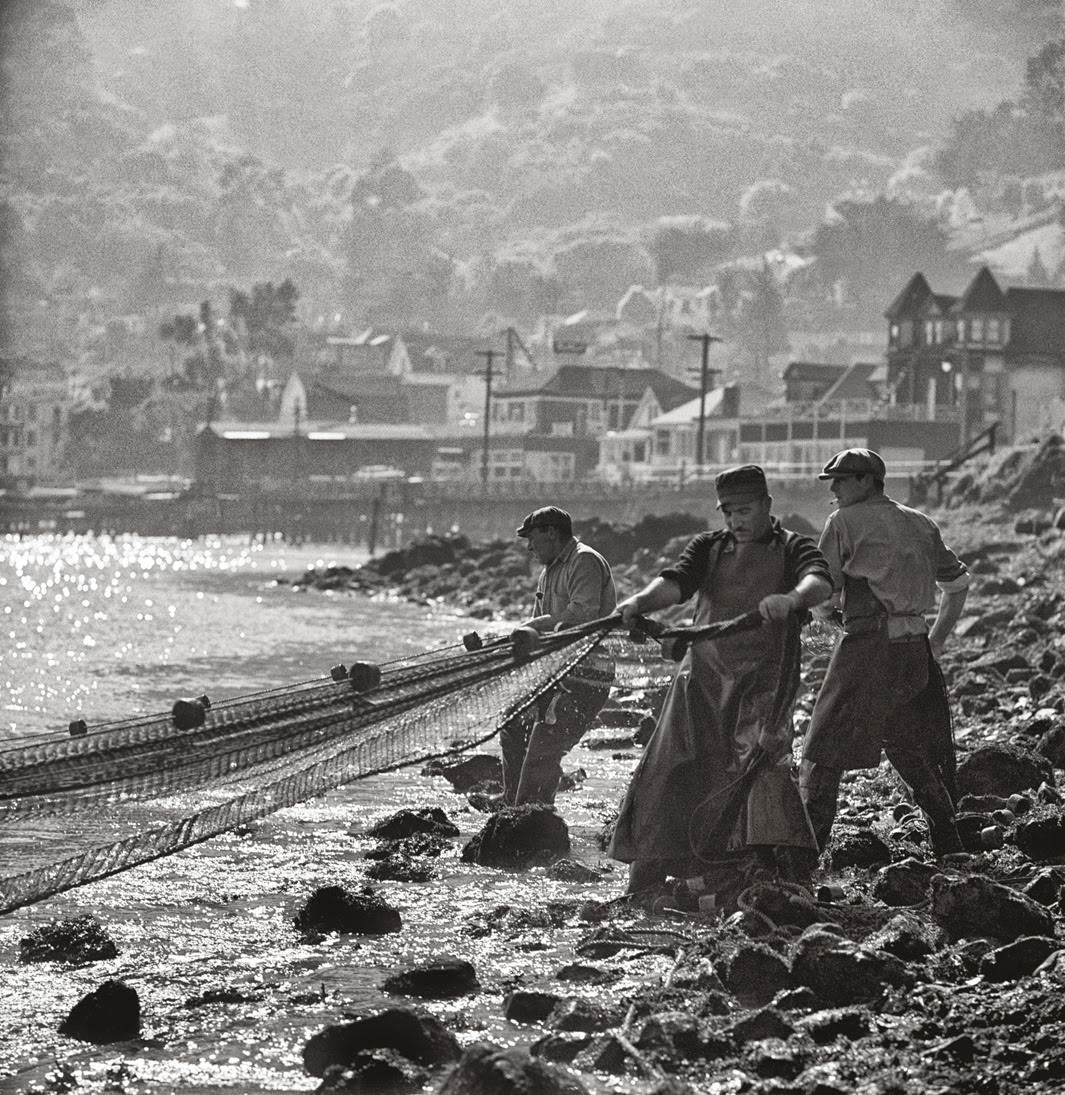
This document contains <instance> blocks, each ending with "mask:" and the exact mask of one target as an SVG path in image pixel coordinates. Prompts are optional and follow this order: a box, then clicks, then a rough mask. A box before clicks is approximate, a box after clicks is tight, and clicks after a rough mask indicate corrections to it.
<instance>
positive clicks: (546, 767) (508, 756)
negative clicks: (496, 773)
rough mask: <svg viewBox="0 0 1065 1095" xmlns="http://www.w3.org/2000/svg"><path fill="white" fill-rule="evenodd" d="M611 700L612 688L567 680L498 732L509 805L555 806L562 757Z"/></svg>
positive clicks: (606, 684) (507, 722) (504, 792)
mask: <svg viewBox="0 0 1065 1095" xmlns="http://www.w3.org/2000/svg"><path fill="white" fill-rule="evenodd" d="M611 675H612V674H611ZM609 695H610V685H609V683H602V684H591V683H586V682H584V681H573V680H570V679H566V678H564V679H563V680H562V681H561V682H560V683H559V684H557V685H555V686H554V687H553V688H551V689H549V690H548V691H547V692H546V693H545V694H544V695H542V696H540V697H539V698H538V699H537V700H536V702H535V703H534V704H533V705H532V706H531V707H530V708H528V709H527V710H525V711H522V712H520V713H519V714H517V715H515V716H514V717H513V718H510V719H508V720H507V721H506V722H505V723H504V724H503V725H502V726H501V727H500V730H499V744H500V749H501V751H502V758H503V801H504V802H505V803H506V805H508V806H521V805H523V804H525V803H531V802H541V803H544V804H546V805H548V806H550V805H553V804H554V801H555V794H556V793H557V791H558V785H559V781H560V780H561V779H562V758H563V757H564V756H565V755H566V754H567V753H568V752H569V751H570V750H571V749H572V748H573V747H574V746H575V745H576V744H577V742H579V741H580V740H581V738H582V737H583V736H584V734H585V731H587V729H588V728H589V727H590V726H591V724H592V723H593V722H594V721H595V718H596V716H597V715H598V714H599V712H600V711H601V710H602V709H603V704H605V703H606V700H607V697H608V696H609Z"/></svg>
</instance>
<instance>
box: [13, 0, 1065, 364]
mask: <svg viewBox="0 0 1065 1095" xmlns="http://www.w3.org/2000/svg"><path fill="white" fill-rule="evenodd" d="M1062 10H1063V9H1062V4H1061V2H1060V0H924V2H918V0H892V3H890V4H884V3H883V2H876V0H847V2H832V3H827V2H826V3H819V4H810V3H806V2H801V0H745V2H744V3H742V4H726V3H723V2H721V0H709V2H701V3H692V2H691V0H586V3H584V4H582V5H573V4H570V3H563V2H561V0H536V2H534V3H529V0H449V2H445V0H397V2H394V3H387V2H386V3H380V2H375V3H370V2H363V0H235V2H233V0H151V2H150V3H145V2H144V0H78V2H77V3H73V2H70V0H15V2H14V3H8V4H6V5H5V6H4V8H3V19H4V25H3V27H2V28H0V29H2V30H3V41H4V43H5V45H4V47H3V49H4V75H5V87H4V98H3V141H4V148H3V151H4V162H5V165H6V166H5V183H4V195H3V203H2V206H0V229H2V235H0V248H2V259H3V266H4V275H5V279H4V286H5V295H6V302H5V305H6V312H7V316H8V320H9V330H8V332H7V334H8V341H9V343H10V342H14V343H15V344H20V343H21V340H22V339H23V338H24V337H25V334H26V327H27V323H26V321H25V317H26V309H27V307H28V305H27V302H28V301H37V302H38V306H39V303H40V301H42V300H44V301H51V302H53V303H55V302H63V303H69V302H71V301H81V300H84V299H85V297H86V295H87V294H91V292H92V291H94V290H95V292H96V298H95V299H98V300H99V299H101V298H102V299H104V300H105V301H107V302H108V306H109V307H111V308H112V309H113V310H114V311H116V312H121V311H143V310H146V309H151V308H156V307H157V308H173V307H177V306H179V305H181V304H182V303H184V302H187V301H189V300H195V299H196V298H197V295H199V294H203V293H205V292H211V291H214V289H216V288H217V287H219V286H224V285H226V284H241V285H246V284H250V283H251V282H253V281H256V280H264V279H269V280H273V281H280V280H281V279H282V278H285V277H290V278H292V279H293V280H295V282H296V283H297V285H299V286H300V289H301V293H302V296H303V300H304V302H305V303H306V304H307V305H308V306H309V307H312V308H315V309H319V310H323V311H331V310H333V309H335V310H337V311H339V312H341V313H343V314H344V315H349V316H351V317H352V319H353V321H354V320H355V319H358V320H360V321H361V320H362V319H365V318H367V317H369V318H371V319H373V318H383V319H386V320H387V319H391V320H393V321H394V322H403V321H406V320H411V319H422V320H425V321H429V322H432V323H435V324H442V325H448V326H452V327H462V326H463V325H468V324H469V323H471V322H472V321H473V320H474V319H475V318H476V317H477V316H478V315H480V314H482V313H483V312H485V311H486V310H491V311H495V312H497V313H499V314H501V315H504V316H506V317H508V318H515V319H522V318H527V317H529V316H532V315H535V314H536V313H537V311H538V310H543V309H544V308H547V307H566V306H569V305H571V304H574V303H578V304H583V303H591V304H593V305H598V304H602V303H604V302H605V301H608V300H610V299H612V298H615V299H616V293H617V291H618V289H619V287H624V286H626V285H628V284H633V283H637V284H645V285H648V286H652V285H655V284H657V283H660V282H661V281H662V278H663V276H664V275H663V269H662V261H661V254H660V253H656V251H655V246H654V239H655V233H656V231H660V230H661V228H662V224H663V218H698V219H699V223H700V224H701V226H702V227H701V228H700V231H703V232H704V233H709V232H711V231H712V229H713V227H714V226H715V225H717V226H719V228H720V231H721V232H722V233H726V232H727V233H731V235H729V237H728V243H727V245H725V244H722V247H721V248H720V249H719V250H720V254H718V255H717V257H718V258H721V259H732V258H735V257H736V256H737V253H742V252H744V251H746V252H750V253H758V251H759V250H760V249H763V248H764V247H765V246H770V245H781V244H784V243H786V242H787V241H788V240H794V239H796V238H799V237H801V236H802V235H803V234H804V233H806V234H809V233H811V232H813V231H814V230H815V229H816V228H817V226H818V225H820V224H822V223H823V221H824V219H825V217H826V209H827V208H828V206H829V205H830V203H833V202H837V203H838V202H839V201H840V200H842V199H846V198H873V197H875V196H877V195H880V194H887V195H889V196H901V197H905V198H907V199H908V200H914V201H919V202H921V201H923V202H929V201H931V199H932V198H933V197H934V196H935V195H936V194H937V193H938V192H940V191H942V190H943V189H944V184H943V180H942V179H941V178H938V177H937V176H936V174H935V171H934V167H933V158H934V157H933V153H934V150H935V149H936V148H937V147H938V146H940V145H941V144H942V143H943V141H944V140H945V139H946V138H947V136H948V135H949V133H950V129H951V124H952V120H953V119H954V118H956V117H957V116H958V115H959V114H960V113H962V112H963V111H967V110H991V109H993V108H994V107H995V105H996V104H998V103H1000V102H1002V101H1004V100H1008V99H1014V98H1016V97H1017V96H1018V94H1019V91H1020V88H1021V85H1022V82H1023V79H1024V74H1025V65H1026V62H1027V61H1028V59H1029V58H1030V57H1032V55H1033V54H1035V53H1036V52H1037V51H1039V50H1040V49H1041V48H1042V47H1044V46H1045V44H1046V43H1047V42H1049V41H1052V40H1053V39H1055V38H1060V37H1062V36H1063V34H1065V29H1063V15H1062ZM1063 167H1065V164H1063ZM666 223H667V224H668V222H666ZM682 223H687V222H682ZM689 227H690V225H689ZM710 251H711V252H712V251H713V248H711V249H710ZM708 253H709V252H708ZM695 265H696V266H698V265H699V264H695ZM704 266H705V264H704ZM696 272H697V273H698V274H700V275H701V276H705V273H706V271H705V269H703V268H700V269H699V270H697V271H696ZM52 310H53V311H54V309H52Z"/></svg>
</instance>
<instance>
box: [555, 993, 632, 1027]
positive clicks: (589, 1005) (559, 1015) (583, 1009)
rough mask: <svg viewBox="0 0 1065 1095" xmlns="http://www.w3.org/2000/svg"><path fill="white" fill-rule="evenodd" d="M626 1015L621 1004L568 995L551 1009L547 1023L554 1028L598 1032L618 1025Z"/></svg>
mask: <svg viewBox="0 0 1065 1095" xmlns="http://www.w3.org/2000/svg"><path fill="white" fill-rule="evenodd" d="M623 1018H624V1016H623V1015H622V1014H621V1009H620V1007H619V1006H617V1005H614V1004H609V1003H597V1002H596V1001H595V1000H588V999H585V998H584V997H578V996H567V997H566V998H565V999H562V1000H559V1002H558V1003H557V1004H556V1005H555V1006H554V1007H553V1008H552V1009H551V1014H550V1015H549V1016H548V1017H547V1025H548V1026H549V1027H550V1028H551V1029H552V1030H583V1031H586V1032H588V1033H597V1032H599V1031H603V1030H608V1029H609V1028H610V1027H612V1026H616V1025H618V1024H619V1023H620V1022H621V1021H622V1019H623Z"/></svg>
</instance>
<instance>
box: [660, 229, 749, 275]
mask: <svg viewBox="0 0 1065 1095" xmlns="http://www.w3.org/2000/svg"><path fill="white" fill-rule="evenodd" d="M735 253H736V240H735V233H734V232H733V230H732V228H731V227H730V226H729V225H727V224H725V223H723V222H722V221H713V220H709V219H708V218H706V217H696V216H688V217H659V218H658V220H657V221H655V224H654V229H653V234H652V237H651V256H652V258H653V259H654V265H655V277H656V280H657V282H658V284H659V285H703V284H705V283H706V282H707V281H708V280H709V279H710V277H711V273H712V270H713V268H714V267H715V266H717V265H719V264H720V263H722V262H727V261H728V260H729V259H731V258H733V257H734V256H735Z"/></svg>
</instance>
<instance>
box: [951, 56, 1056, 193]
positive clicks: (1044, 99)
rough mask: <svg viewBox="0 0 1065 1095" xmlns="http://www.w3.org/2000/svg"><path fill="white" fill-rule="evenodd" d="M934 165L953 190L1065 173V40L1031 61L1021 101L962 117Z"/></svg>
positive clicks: (1008, 101)
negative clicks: (1005, 178) (990, 178)
mask: <svg viewBox="0 0 1065 1095" xmlns="http://www.w3.org/2000/svg"><path fill="white" fill-rule="evenodd" d="M935 165H936V170H937V171H938V172H939V174H940V175H941V177H942V178H943V180H944V181H945V182H946V183H947V185H948V186H950V187H959V186H963V185H973V184H974V183H976V182H977V181H978V180H979V179H980V178H981V176H984V175H988V174H994V175H1021V176H1024V175H1039V174H1043V173H1044V172H1047V171H1060V170H1063V169H1065V38H1060V39H1057V40H1056V41H1053V42H1050V43H1048V44H1047V45H1045V46H1044V47H1043V48H1042V49H1041V50H1040V51H1039V52H1038V53H1037V54H1035V55H1034V56H1033V57H1031V58H1029V60H1028V65H1027V70H1026V73H1025V79H1024V87H1023V89H1022V92H1021V96H1020V98H1019V100H1017V101H1013V100H1005V101H1003V102H1001V103H999V104H998V105H997V106H995V107H994V108H992V109H991V110H989V111H985V110H970V111H966V112H965V113H963V114H961V115H959V116H958V117H957V118H956V119H955V120H954V124H953V126H952V130H951V134H950V137H949V138H948V139H947V141H946V143H945V144H944V146H943V148H942V149H941V150H940V151H939V153H938V154H937V156H936V159H935Z"/></svg>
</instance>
